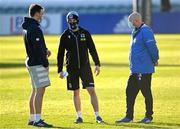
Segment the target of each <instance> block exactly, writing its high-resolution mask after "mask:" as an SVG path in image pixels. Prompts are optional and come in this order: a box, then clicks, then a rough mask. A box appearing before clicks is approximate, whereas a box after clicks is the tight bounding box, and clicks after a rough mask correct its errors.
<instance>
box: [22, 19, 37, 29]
mask: <svg viewBox="0 0 180 129" xmlns="http://www.w3.org/2000/svg"><path fill="white" fill-rule="evenodd" d="M33 25H36V26H39V25H40V24H39V23H38V21H36V20H34V19H33V18H29V17H24V22H23V24H22V28H23V29H25V30H27V28H28V27H29V26H33Z"/></svg>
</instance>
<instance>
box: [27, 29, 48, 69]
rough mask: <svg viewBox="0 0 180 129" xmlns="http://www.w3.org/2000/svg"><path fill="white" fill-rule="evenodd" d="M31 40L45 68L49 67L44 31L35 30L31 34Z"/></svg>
mask: <svg viewBox="0 0 180 129" xmlns="http://www.w3.org/2000/svg"><path fill="white" fill-rule="evenodd" d="M30 38H31V41H32V42H33V44H34V47H35V48H34V49H35V50H36V53H38V55H39V56H40V57H41V61H42V63H43V66H44V67H48V66H49V62H48V59H47V48H46V44H45V41H44V36H43V33H42V31H41V30H40V29H39V28H34V29H33V31H32V32H31V36H30Z"/></svg>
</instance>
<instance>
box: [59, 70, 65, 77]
mask: <svg viewBox="0 0 180 129" xmlns="http://www.w3.org/2000/svg"><path fill="white" fill-rule="evenodd" d="M59 77H60V78H61V79H63V78H64V73H63V71H62V72H60V73H59Z"/></svg>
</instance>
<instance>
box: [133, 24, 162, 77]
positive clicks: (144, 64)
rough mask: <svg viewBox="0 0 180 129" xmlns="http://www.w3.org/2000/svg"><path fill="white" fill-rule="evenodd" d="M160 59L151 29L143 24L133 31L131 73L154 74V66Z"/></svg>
mask: <svg viewBox="0 0 180 129" xmlns="http://www.w3.org/2000/svg"><path fill="white" fill-rule="evenodd" d="M158 59H159V53H158V48H157V45H156V41H155V38H154V34H153V31H152V30H151V28H150V27H148V26H147V25H145V24H142V25H141V26H140V27H139V28H138V29H135V30H133V32H132V40H131V46H130V53H129V62H130V70H131V73H141V74H148V73H154V71H155V70H154V64H155V63H156V62H157V61H158Z"/></svg>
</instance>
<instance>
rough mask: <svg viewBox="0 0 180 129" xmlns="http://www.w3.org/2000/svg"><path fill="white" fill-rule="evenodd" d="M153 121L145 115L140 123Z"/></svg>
mask: <svg viewBox="0 0 180 129" xmlns="http://www.w3.org/2000/svg"><path fill="white" fill-rule="evenodd" d="M151 121H152V119H150V118H148V117H145V118H144V119H142V120H140V121H138V123H150V122H151Z"/></svg>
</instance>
